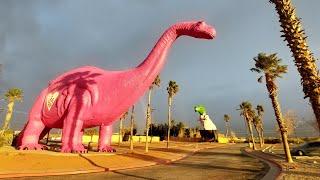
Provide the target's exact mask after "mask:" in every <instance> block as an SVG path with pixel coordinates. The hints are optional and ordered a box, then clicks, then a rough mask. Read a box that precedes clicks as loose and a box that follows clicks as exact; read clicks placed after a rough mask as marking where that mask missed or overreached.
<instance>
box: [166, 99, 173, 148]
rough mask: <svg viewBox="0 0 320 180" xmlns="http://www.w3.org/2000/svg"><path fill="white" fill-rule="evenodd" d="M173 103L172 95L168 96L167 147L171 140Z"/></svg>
mask: <svg viewBox="0 0 320 180" xmlns="http://www.w3.org/2000/svg"><path fill="white" fill-rule="evenodd" d="M171 105H172V97H170V96H169V97H168V138H167V148H169V141H170V128H171Z"/></svg>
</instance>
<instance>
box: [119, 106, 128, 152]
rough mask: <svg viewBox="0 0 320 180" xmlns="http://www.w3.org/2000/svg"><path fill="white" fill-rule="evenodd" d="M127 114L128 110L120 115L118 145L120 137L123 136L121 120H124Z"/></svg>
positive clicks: (120, 140)
mask: <svg viewBox="0 0 320 180" xmlns="http://www.w3.org/2000/svg"><path fill="white" fill-rule="evenodd" d="M127 116H128V111H127V112H125V113H124V114H123V115H122V116H121V117H120V122H119V139H118V146H120V145H121V142H122V138H123V120H125V119H126V118H127Z"/></svg>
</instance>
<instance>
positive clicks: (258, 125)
mask: <svg viewBox="0 0 320 180" xmlns="http://www.w3.org/2000/svg"><path fill="white" fill-rule="evenodd" d="M252 122H253V125H254V128H255V129H256V131H257V134H258V136H259V142H260V147H263V140H262V122H261V119H260V117H259V116H254V117H253V121H252Z"/></svg>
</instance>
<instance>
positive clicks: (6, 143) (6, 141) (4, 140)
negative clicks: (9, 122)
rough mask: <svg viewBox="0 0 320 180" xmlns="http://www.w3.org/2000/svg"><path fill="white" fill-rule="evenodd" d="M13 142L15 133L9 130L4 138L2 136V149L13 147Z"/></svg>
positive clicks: (0, 143)
mask: <svg viewBox="0 0 320 180" xmlns="http://www.w3.org/2000/svg"><path fill="white" fill-rule="evenodd" d="M12 140H13V131H12V130H7V131H5V132H4V134H3V135H2V136H0V147H2V146H11V144H12Z"/></svg>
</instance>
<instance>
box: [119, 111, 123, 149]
mask: <svg viewBox="0 0 320 180" xmlns="http://www.w3.org/2000/svg"><path fill="white" fill-rule="evenodd" d="M122 127H123V119H122V117H121V118H120V122H119V139H118V146H120V145H121V142H122Z"/></svg>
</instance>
